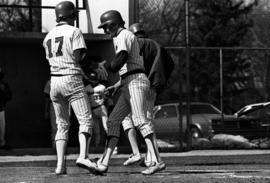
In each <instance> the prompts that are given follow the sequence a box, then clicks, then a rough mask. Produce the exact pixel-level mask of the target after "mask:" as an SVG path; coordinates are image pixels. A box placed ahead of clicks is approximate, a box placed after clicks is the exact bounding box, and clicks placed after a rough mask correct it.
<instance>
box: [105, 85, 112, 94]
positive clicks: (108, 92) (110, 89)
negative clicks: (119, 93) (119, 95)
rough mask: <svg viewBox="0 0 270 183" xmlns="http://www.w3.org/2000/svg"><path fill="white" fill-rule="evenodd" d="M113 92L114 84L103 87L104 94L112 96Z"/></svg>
mask: <svg viewBox="0 0 270 183" xmlns="http://www.w3.org/2000/svg"><path fill="white" fill-rule="evenodd" d="M114 93H115V87H114V85H112V86H109V87H107V88H106V89H105V91H104V94H105V95H107V96H113V95H114Z"/></svg>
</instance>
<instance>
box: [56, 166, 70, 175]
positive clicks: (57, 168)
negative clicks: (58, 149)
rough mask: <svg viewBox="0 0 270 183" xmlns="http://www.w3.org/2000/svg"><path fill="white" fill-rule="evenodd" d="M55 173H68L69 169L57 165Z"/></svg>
mask: <svg viewBox="0 0 270 183" xmlns="http://www.w3.org/2000/svg"><path fill="white" fill-rule="evenodd" d="M55 174H56V175H64V174H67V169H66V167H63V166H57V167H56V169H55Z"/></svg>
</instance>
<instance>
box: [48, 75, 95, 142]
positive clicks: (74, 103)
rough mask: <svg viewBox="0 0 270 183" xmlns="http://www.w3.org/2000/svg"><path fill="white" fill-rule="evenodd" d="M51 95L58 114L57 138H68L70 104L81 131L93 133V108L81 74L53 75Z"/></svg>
mask: <svg viewBox="0 0 270 183" xmlns="http://www.w3.org/2000/svg"><path fill="white" fill-rule="evenodd" d="M50 97H51V100H52V103H53V107H54V110H55V115H56V124H57V132H56V135H55V140H68V132H69V127H70V121H69V117H70V106H71V107H72V109H73V111H74V113H75V115H76V117H77V119H78V122H79V133H88V134H92V128H93V120H92V113H91V108H90V104H89V101H88V96H87V94H86V92H85V90H84V85H83V82H82V77H81V76H80V75H67V76H61V77H55V76H52V77H51V91H50Z"/></svg>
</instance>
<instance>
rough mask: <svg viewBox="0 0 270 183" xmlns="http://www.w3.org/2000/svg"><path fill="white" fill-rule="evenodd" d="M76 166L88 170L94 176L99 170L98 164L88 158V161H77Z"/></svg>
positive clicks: (81, 159) (79, 159)
mask: <svg viewBox="0 0 270 183" xmlns="http://www.w3.org/2000/svg"><path fill="white" fill-rule="evenodd" d="M76 165H77V166H78V167H80V168H84V169H86V170H88V171H89V172H91V173H93V174H95V171H96V168H97V164H96V163H95V162H93V161H91V160H90V159H88V158H86V159H83V158H78V159H77V161H76Z"/></svg>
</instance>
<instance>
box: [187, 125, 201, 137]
mask: <svg viewBox="0 0 270 183" xmlns="http://www.w3.org/2000/svg"><path fill="white" fill-rule="evenodd" d="M190 133H191V138H192V139H198V138H201V137H202V133H201V131H200V130H199V129H198V128H196V127H193V128H191V130H190Z"/></svg>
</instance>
